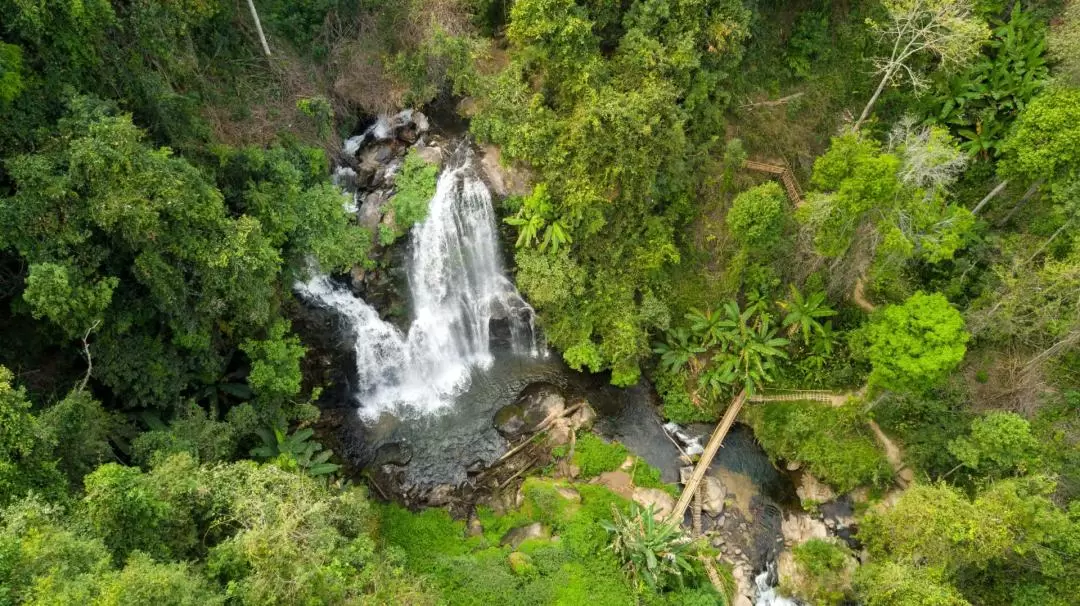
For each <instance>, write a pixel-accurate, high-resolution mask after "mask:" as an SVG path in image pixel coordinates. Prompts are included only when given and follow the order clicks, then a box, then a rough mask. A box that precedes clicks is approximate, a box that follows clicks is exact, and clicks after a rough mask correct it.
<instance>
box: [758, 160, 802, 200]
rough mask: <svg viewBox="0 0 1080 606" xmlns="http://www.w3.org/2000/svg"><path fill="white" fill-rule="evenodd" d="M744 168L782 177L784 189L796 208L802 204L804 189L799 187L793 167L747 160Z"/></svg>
mask: <svg viewBox="0 0 1080 606" xmlns="http://www.w3.org/2000/svg"><path fill="white" fill-rule="evenodd" d="M743 168H745V169H747V170H756V171H758V172H763V173H769V174H771V175H777V176H778V177H780V182H781V183H783V184H784V189H785V190H787V195H788V199H790V200H791V203H792V204H794V205H795V208H799V207H800V206H802V204H803V195H802V190H801V189H800V188H799V182H798V181H796V180H795V175H793V174H792V173H791V169H790V168H788V167H787V166H786V165H785V166H781V165H779V164H766V163H764V162H755V161H753V160H747V161H746V162H743Z"/></svg>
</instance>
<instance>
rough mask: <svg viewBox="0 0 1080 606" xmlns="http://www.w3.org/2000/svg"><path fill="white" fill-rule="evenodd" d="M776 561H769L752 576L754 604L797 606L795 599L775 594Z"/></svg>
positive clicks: (757, 605)
mask: <svg viewBox="0 0 1080 606" xmlns="http://www.w3.org/2000/svg"><path fill="white" fill-rule="evenodd" d="M775 583H776V562H769V565H768V567H767V568H766V569H765V570H762V571H761V572H760V573H759V574H758V575H757V576H756V577H754V587H755V589H757V598H756V599H755V600H754V606H799V603H798V602H796V601H795V600H791V599H788V598H785V597H783V596H780V595H777V587H776V585H775Z"/></svg>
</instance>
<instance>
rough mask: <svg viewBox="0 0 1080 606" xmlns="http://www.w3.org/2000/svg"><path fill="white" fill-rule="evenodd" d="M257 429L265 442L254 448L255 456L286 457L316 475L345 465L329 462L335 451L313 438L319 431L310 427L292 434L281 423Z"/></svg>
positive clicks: (331, 471) (257, 432)
mask: <svg viewBox="0 0 1080 606" xmlns="http://www.w3.org/2000/svg"><path fill="white" fill-rule="evenodd" d="M255 433H256V434H258V436H259V439H260V440H262V446H256V447H255V448H252V449H251V456H253V457H256V458H259V459H264V460H273V459H277V458H279V457H285V458H287V459H289V460H291V461H292V462H294V463H296V465H297V467H299V468H300V469H302V470H304V471H305V472H306V473H307V474H308V475H310V476H316V477H317V476H326V475H330V474H332V473H334V472H336V471H337V470H338V469H340V468H341V466H340V465H336V464H334V463H328V462H327V461H328V460H329V459H330V457H331V456H332V455H333V454H334V453H333V451H331V450H323V445H322V444H319V443H318V442H316V441H314V440H312V439H311V436H312V435H314V434H315V431H314V430H312V429H311V428H310V427H305V428H303V429H298V430H296V431H295V432H293V433H292V435H289V434H287V433H286V430H284V429H282V428H280V427H272V428H266V427H263V428H260V429H257V430H256V431H255Z"/></svg>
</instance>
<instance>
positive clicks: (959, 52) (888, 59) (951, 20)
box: [855, 0, 990, 129]
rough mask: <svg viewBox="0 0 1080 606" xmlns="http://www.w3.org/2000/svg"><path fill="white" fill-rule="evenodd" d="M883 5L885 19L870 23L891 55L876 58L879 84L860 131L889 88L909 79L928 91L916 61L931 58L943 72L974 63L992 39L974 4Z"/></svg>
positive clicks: (931, 0) (908, 0)
mask: <svg viewBox="0 0 1080 606" xmlns="http://www.w3.org/2000/svg"><path fill="white" fill-rule="evenodd" d="M882 4H883V5H884V7H885V11H886V12H887V14H888V18H887V20H886V21H884V22H883V23H878V22H876V21H870V22H869V23H870V27H871V28H872V29H873V30H874V32H875V33H877V35H878V36H879V38H880V40H881V42H882V44H883V46H884V47H885V48H889V49H891V50H890V51H889V54H888V55H887V56H886V55H882V56H880V57H875V58H874V67H875V68H876V70H877V73H878V74H880V75H881V80H880V81H879V82H878V86H877V89H876V90H875V91H874V94H873V95H871V96H870V100H869V101H868V102H867V103H866V107H864V108H863V111H862V114H860V115H859V119H858V120H856V121H855V128H856V129H858V128H859V126H860V125H861V124H862V123H863V121H864V120H866V118H867V117H869V116H870V110H871V109H873V107H874V104H875V103H876V102H877V100H878V97H880V96H881V93H882V91H884V90H885V87H886V86H888V85H889V84H892V83H894V82H895V81H897V80H906V81H908V82H910V84H911V86H912V88H914V89H915V90H916V92H918V91H920V90H922V89H923V88H926V86H927V83H926V81H927V78H926V75H925V74H923V73H922V72H921V71H920V68H919V67H918V66H916V57H918V56H920V55H931V56H933V57H935V58H936V59H937V61H938V64H940V65H941V66H942V67H944V68H946V69H955V68H957V67H962V66H964V65H965V64H967V63H968V62H969V61H971V60H972V59H974V58H975V57H976V55H977V54H978V52H979V47H980V46H981V45H982V43H983V42H984V41H985V40H986V39H987V38H989V37H990V28H989V27H987V25H986V23H985V22H984V21H983V20H982V19H980V18H978V17H977V16H976V15H975V14H974V11H973V5H972V2H971V1H970V0H885V1H884V2H882Z"/></svg>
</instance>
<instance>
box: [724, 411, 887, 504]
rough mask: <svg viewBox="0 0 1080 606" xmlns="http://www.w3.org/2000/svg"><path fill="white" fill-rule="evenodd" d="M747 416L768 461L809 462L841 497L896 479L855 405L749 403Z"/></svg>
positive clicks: (817, 473)
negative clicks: (842, 494) (772, 459)
mask: <svg viewBox="0 0 1080 606" xmlns="http://www.w3.org/2000/svg"><path fill="white" fill-rule="evenodd" d="M743 414H745V415H746V418H747V419H748V420H749V421H750V425H751V426H752V427H753V428H754V435H755V436H756V437H757V439H758V441H759V442H760V443H761V446H762V447H763V448H764V449H765V451H766V452H768V453H769V456H771V457H773V458H774V459H784V460H788V461H799V462H801V463H804V464H805V465H806V468H807V471H809V472H810V473H811V474H813V475H814V477H817V478H820V479H821V480H822V481H824V482H826V483H828V484H829V485H830V486H832V487H833V488H835V489H837V490H839V491H841V492H847V491H849V490H852V489H853V488H855V487H856V486H860V485H866V484H871V485H875V486H884V485H886V484H887V483H888V482H889V481H890V480H891V479H892V468H891V467H890V466H889V462H888V460H886V458H885V455H884V453H882V452H881V450H880V449H879V448H878V446H877V444H876V443H875V442H874V438H873V437H871V436H870V435H869V434H870V431H869V430H868V429H866V426H865V423H864V422H863V421H864V418H863V415H862V414H860V412H859V410H858V406H857V405H856V404H854V403H850V404H846V405H844V406H842V407H838V408H837V407H832V406H829V405H827V404H823V403H821V402H770V403H765V404H750V405H749V406H747V407H746V408H744V409H743Z"/></svg>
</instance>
